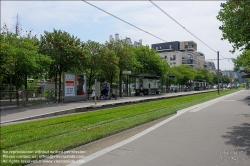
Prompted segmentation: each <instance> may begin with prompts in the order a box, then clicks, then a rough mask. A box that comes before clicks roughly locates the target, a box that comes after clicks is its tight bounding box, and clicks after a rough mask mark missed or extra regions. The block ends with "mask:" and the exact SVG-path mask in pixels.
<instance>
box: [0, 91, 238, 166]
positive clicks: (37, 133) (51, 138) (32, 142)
mask: <svg viewBox="0 0 250 166" xmlns="http://www.w3.org/2000/svg"><path fill="white" fill-rule="evenodd" d="M235 91H238V90H237V89H228V90H223V91H220V96H223V95H226V94H229V93H232V92H235ZM220 96H218V94H217V92H209V93H203V94H196V95H190V96H184V97H178V98H170V99H164V100H158V101H152V102H146V103H140V104H134V105H128V106H122V107H115V108H109V109H105V110H98V111H93V112H85V113H81V114H75V115H68V116H63V117H58V118H51V119H46V120H38V121H33V122H26V123H21V124H13V125H8V126H2V127H1V139H0V142H1V165H6V166H7V165H10V164H11V165H20V164H24V163H25V161H21V160H20V159H23V158H24V157H23V154H20V153H19V152H18V153H16V154H10V153H14V152H15V151H27V153H25V157H26V158H25V159H26V161H30V160H36V159H39V158H43V156H41V154H40V153H37V154H34V152H36V151H39V150H41V151H45V152H43V153H42V154H43V155H49V154H51V153H53V152H54V151H65V150H69V149H72V148H74V147H77V146H80V145H83V144H87V143H89V142H92V141H95V140H97V139H101V138H103V137H106V136H109V135H112V134H115V133H118V132H121V131H124V130H127V129H129V128H132V127H135V126H137V125H140V124H143V123H146V122H149V121H152V120H155V119H158V118H161V117H164V116H167V115H170V114H173V113H176V111H178V110H180V109H183V108H186V107H190V106H192V105H195V104H199V103H202V102H205V101H208V100H211V99H214V98H217V97H220ZM29 152H30V153H29ZM10 157H13V158H10ZM7 160H8V161H7ZM15 160H16V161H15ZM11 162H12V163H11Z"/></svg>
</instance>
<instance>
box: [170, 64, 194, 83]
mask: <svg viewBox="0 0 250 166" xmlns="http://www.w3.org/2000/svg"><path fill="white" fill-rule="evenodd" d="M170 75H174V76H175V78H174V80H173V81H174V83H180V84H181V85H185V84H186V83H187V82H188V80H194V78H195V76H196V71H195V69H193V68H190V67H189V66H188V65H180V66H173V67H171V68H170Z"/></svg>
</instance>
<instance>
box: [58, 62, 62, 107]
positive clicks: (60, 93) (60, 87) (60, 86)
mask: <svg viewBox="0 0 250 166" xmlns="http://www.w3.org/2000/svg"><path fill="white" fill-rule="evenodd" d="M61 78H62V67H61V65H60V70H59V101H58V102H61V95H62V91H61V89H62V85H61V84H62V80H61Z"/></svg>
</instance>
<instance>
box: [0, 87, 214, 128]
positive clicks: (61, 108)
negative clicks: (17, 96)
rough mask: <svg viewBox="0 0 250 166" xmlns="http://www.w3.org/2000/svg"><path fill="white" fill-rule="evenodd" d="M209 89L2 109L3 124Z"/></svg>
mask: <svg viewBox="0 0 250 166" xmlns="http://www.w3.org/2000/svg"><path fill="white" fill-rule="evenodd" d="M209 91H216V89H212V90H205V91H191V92H190V91H189V92H178V93H164V94H157V95H148V96H133V97H123V98H118V99H117V100H101V101H100V102H98V101H97V104H96V105H95V102H94V101H93V100H88V101H81V102H71V103H51V104H43V105H39V106H31V107H25V108H19V109H12V110H2V111H1V124H4V123H9V122H15V121H23V120H31V119H37V118H44V117H51V116H57V115H63V114H70V113H74V112H84V111H89V110H93V109H98V108H99V109H100V108H103V107H109V106H114V105H124V104H130V103H136V102H144V101H150V100H157V99H164V98H171V97H176V96H185V95H190V94H196V93H204V92H209Z"/></svg>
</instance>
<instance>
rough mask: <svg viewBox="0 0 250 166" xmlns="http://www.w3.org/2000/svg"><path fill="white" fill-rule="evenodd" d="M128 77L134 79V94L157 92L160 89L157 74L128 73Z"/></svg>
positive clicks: (159, 91)
mask: <svg viewBox="0 0 250 166" xmlns="http://www.w3.org/2000/svg"><path fill="white" fill-rule="evenodd" d="M129 78H134V79H135V95H136V96H140V95H141V93H142V94H143V95H148V94H159V93H161V89H160V88H159V86H158V84H159V81H160V77H159V76H154V75H149V74H138V75H134V74H131V75H129Z"/></svg>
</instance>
